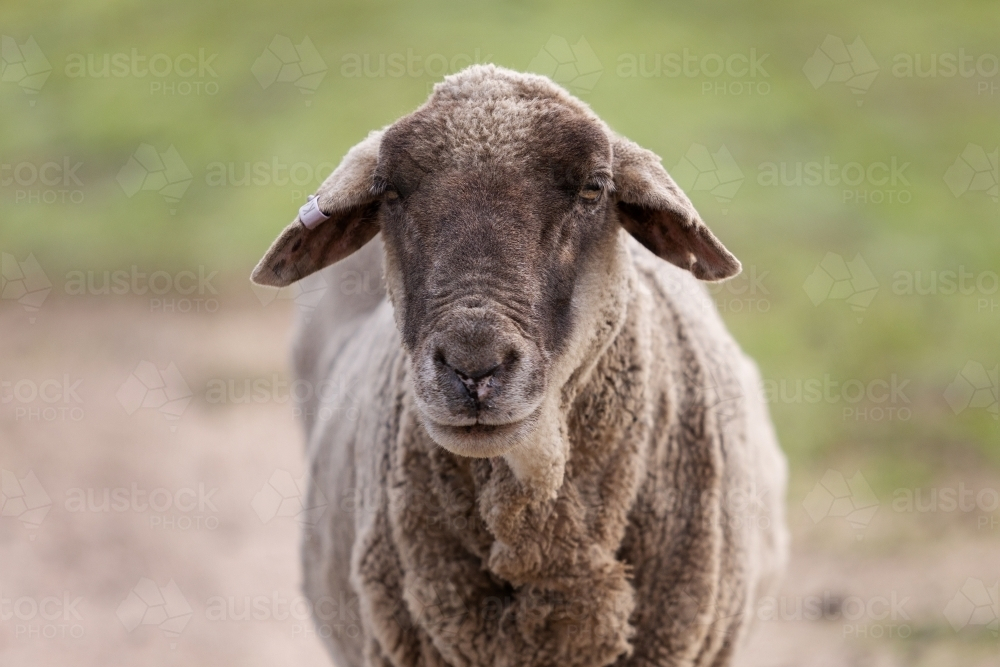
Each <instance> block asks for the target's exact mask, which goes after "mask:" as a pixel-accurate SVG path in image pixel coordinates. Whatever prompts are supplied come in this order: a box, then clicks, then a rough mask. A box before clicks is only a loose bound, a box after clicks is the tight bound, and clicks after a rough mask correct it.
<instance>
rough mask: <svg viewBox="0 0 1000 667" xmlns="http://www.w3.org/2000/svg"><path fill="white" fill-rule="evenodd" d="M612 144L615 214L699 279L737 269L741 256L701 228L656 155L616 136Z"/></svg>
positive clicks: (636, 234) (726, 275) (638, 236)
mask: <svg viewBox="0 0 1000 667" xmlns="http://www.w3.org/2000/svg"><path fill="white" fill-rule="evenodd" d="M611 147H612V151H613V153H614V161H613V167H612V168H613V169H614V182H615V196H616V199H617V205H618V218H619V220H620V221H621V224H622V226H623V227H625V229H626V230H627V231H628V232H629V233H630V234H631V235H632V236H634V237H635V238H636V239H637V240H638V241H639V242H640V243H642V245H644V246H646V247H647V248H649V249H650V250H651V251H653V253H654V254H656V255H657V256H659V257H661V258H663V259H665V260H667V261H668V262H670V263H672V264H676V265H677V266H679V267H681V268H682V269H687V270H688V271H690V272H691V273H693V274H694V275H695V277H696V278H700V279H701V280H724V279H725V278H731V277H732V276H735V275H736V274H738V273H739V272H740V269H741V267H740V262H739V260H738V259H736V258H735V257H734V256H733V254H732V253H731V252H729V251H728V250H726V247H725V246H724V245H722V243H721V242H720V241H719V239H717V238H715V236H714V235H713V234H712V232H711V231H710V230H709V229H708V227H706V226H705V223H704V222H702V220H701V217H700V216H699V215H698V212H697V211H696V210H695V209H694V205H693V204H692V203H691V200H690V199H688V198H687V195H685V194H684V191H683V190H681V189H680V187H678V185H677V184H676V183H675V182H674V179H672V178H670V174H668V173H667V170H666V169H664V168H663V165H661V164H660V158H659V157H657V155H656V154H655V153H653V152H652V151H648V150H646V149H645V148H642V147H641V146H639V145H637V144H635V143H633V142H631V141H629V140H628V139H626V138H624V137H619V136H613V137H612V138H611Z"/></svg>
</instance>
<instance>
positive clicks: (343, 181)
mask: <svg viewBox="0 0 1000 667" xmlns="http://www.w3.org/2000/svg"><path fill="white" fill-rule="evenodd" d="M381 142H382V131H376V132H372V133H371V134H369V135H368V137H367V138H366V139H365V140H364V141H362V142H361V143H360V144H358V145H357V146H355V147H354V148H352V149H351V150H350V151H348V153H347V155H345V156H344V159H343V160H341V162H340V165H339V166H338V167H337V168H336V169H335V170H334V171H333V173H332V174H330V175H329V176H328V177H327V179H326V180H325V181H323V184H322V185H321V186H320V187H319V190H318V191H317V193H316V196H315V198H313V199H311V200H310V201H309V203H308V204H306V206H303V207H302V209H301V210H300V211H299V215H298V217H296V219H295V221H294V222H292V224H290V225H288V227H286V228H285V230H284V231H283V232H281V235H280V236H279V237H278V238H277V239H276V240H275V241H274V243H272V244H271V247H270V249H269V250H268V251H267V254H265V255H264V258H263V259H261V260H260V263H258V264H257V268H255V269H254V270H253V274H252V275H251V276H250V279H251V280H253V282H255V283H257V284H258V285H273V286H275V287H284V286H285V285H289V284H291V283H293V282H295V281H297V280H300V279H302V278H305V277H306V276H308V275H309V274H310V273H314V272H316V271H319V270H320V269H322V268H324V267H326V266H329V265H330V264H333V263H334V262H337V261H339V260H341V259H343V258H345V257H347V256H348V255H350V254H351V253H353V252H354V251H356V250H358V249H359V248H361V246H363V245H364V244H366V243H368V242H369V241H371V240H372V238H374V237H375V235H376V234H377V233H378V231H379V228H378V222H377V217H378V207H379V199H378V197H377V196H376V195H374V194H372V191H371V187H372V175H373V174H374V173H375V166H376V164H377V163H378V151H379V145H380V144H381Z"/></svg>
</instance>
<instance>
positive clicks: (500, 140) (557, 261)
mask: <svg viewBox="0 0 1000 667" xmlns="http://www.w3.org/2000/svg"><path fill="white" fill-rule="evenodd" d="M331 265H332V266H331ZM324 267H329V268H327V269H326V273H324V274H323V276H324V279H325V280H326V282H327V284H328V285H329V286H330V287H329V288H328V290H327V292H326V295H325V297H324V301H323V302H322V303H321V304H320V305H319V306H318V307H317V308H316V310H315V311H314V313H313V314H312V316H311V318H310V319H309V320H308V322H306V323H304V324H303V325H302V326H301V328H300V332H299V334H298V341H297V344H296V348H295V354H294V358H295V369H296V374H297V377H298V378H299V380H300V381H303V382H308V383H312V384H313V386H316V385H318V384H320V383H322V382H324V381H326V382H332V383H334V384H335V385H336V386H338V387H344V388H346V391H348V392H349V394H350V400H351V404H352V405H354V406H357V414H354V415H353V417H352V416H348V414H350V411H347V413H345V412H344V411H342V410H337V409H326V410H325V409H324V408H325V407H326V408H329V407H330V406H325V405H324V403H323V401H322V400H321V399H320V398H318V397H316V396H315V395H314V396H313V397H311V398H310V399H308V400H307V401H304V402H303V403H302V404H301V405H300V408H301V410H302V414H303V415H304V418H303V421H304V425H305V429H306V433H307V456H308V462H309V471H310V476H311V480H312V481H311V486H310V490H309V498H308V502H307V506H309V507H321V506H323V505H324V504H325V505H326V508H327V509H326V513H325V514H324V515H323V516H322V518H321V519H320V520H318V521H317V522H315V523H314V524H312V525H307V526H306V529H305V534H304V537H303V544H302V562H303V568H304V583H303V586H304V590H305V592H306V594H307V596H308V597H309V599H310V600H311V601H312V604H313V606H314V617H315V619H316V622H317V623H318V627H319V630H320V631H319V634H320V635H321V636H323V637H324V639H325V642H326V644H327V647H328V649H329V651H330V653H331V656H332V657H333V659H334V661H335V662H336V663H337V664H339V665H341V666H352V667H354V666H361V665H365V666H368V667H373V666H375V665H381V666H387V665H392V666H395V667H416V666H418V665H420V666H432V665H433V666H439V665H450V666H455V667H459V666H461V667H479V666H483V665H493V666H505V667H507V666H509V667H524V666H528V665H532V666H550V665H551V666H555V665H559V666H561V667H565V666H576V667H597V666H599V665H628V666H647V665H648V666H652V665H728V664H730V662H731V660H732V656H733V654H734V650H735V649H736V648H737V646H738V645H739V643H740V641H741V640H742V639H743V638H744V636H745V635H746V634H747V629H748V628H749V627H750V626H751V625H752V621H753V616H754V610H755V606H756V605H757V604H758V603H759V601H760V599H761V597H762V596H764V595H767V594H768V591H769V590H770V589H771V588H772V586H773V585H774V583H775V581H776V580H777V577H778V576H779V574H780V572H781V570H782V568H783V566H784V563H785V560H786V551H787V541H788V538H787V532H786V528H785V523H784V510H783V496H784V488H785V479H786V463H785V459H784V457H783V455H782V453H781V451H780V449H779V447H778V444H777V440H776V438H775V435H774V432H773V429H772V427H771V423H770V419H769V417H768V414H767V409H766V406H765V405H764V404H763V402H762V400H761V397H760V393H759V391H758V385H759V377H758V372H757V369H756V366H755V365H754V363H753V362H752V361H751V360H750V359H749V358H748V357H746V356H744V355H743V353H742V352H741V351H740V349H739V348H738V346H737V345H736V343H735V342H734V341H733V339H732V338H731V337H730V335H729V334H728V332H727V331H726V329H725V327H724V325H723V324H722V322H721V320H720V318H719V316H718V314H717V312H716V311H715V308H714V305H713V304H712V302H711V299H710V296H709V295H708V293H707V290H705V289H704V287H703V286H702V285H701V284H700V283H699V282H698V279H700V280H706V281H717V280H722V279H725V278H728V277H731V276H733V275H735V274H737V273H738V272H739V271H740V269H741V267H740V263H739V261H738V260H737V259H736V258H735V257H734V256H733V255H732V254H731V253H730V252H729V251H728V250H727V249H726V248H725V246H723V245H722V243H721V242H720V241H719V240H718V239H717V238H716V237H715V236H714V235H713V234H712V232H711V231H709V229H708V227H706V225H705V224H704V222H703V221H702V220H701V218H700V217H699V215H698V213H697V212H696V211H695V209H694V207H693V205H692V204H691V202H690V201H689V199H688V198H687V196H686V195H685V194H684V193H683V192H682V191H681V189H680V188H679V187H678V186H677V185H676V183H675V182H674V181H673V180H672V179H671V177H670V176H669V175H668V174H667V172H666V171H665V170H664V168H663V167H662V166H661V164H660V159H659V158H658V157H657V156H656V155H655V154H653V153H652V152H650V151H648V150H645V149H643V148H640V147H639V146H638V145H636V144H635V143H633V142H631V141H629V140H628V139H626V138H624V137H622V136H619V135H618V134H616V133H614V132H613V131H612V130H611V129H609V127H608V126H607V125H606V124H605V123H604V122H602V121H601V120H600V119H599V118H598V117H597V116H596V115H595V114H594V113H593V112H592V111H591V109H590V108H589V107H588V106H587V105H585V104H584V103H583V102H581V101H579V100H578V99H576V98H575V97H573V96H571V95H570V94H569V93H568V92H566V91H565V90H563V89H562V88H560V87H559V86H557V85H555V84H554V83H553V82H551V81H550V80H549V79H547V78H545V77H541V76H536V75H529V74H521V73H517V72H514V71H510V70H507V69H503V68H499V67H496V66H493V65H475V66H472V67H469V68H467V69H465V70H463V71H461V72H459V73H457V74H454V75H451V76H448V77H446V78H445V79H444V81H443V82H441V83H439V84H437V85H436V86H435V88H434V90H433V92H432V94H431V96H430V98H429V99H428V101H427V102H426V103H425V104H424V105H423V106H421V107H420V108H418V109H417V110H416V111H414V112H413V113H411V114H409V115H407V116H404V117H403V118H401V119H400V120H398V121H396V122H395V123H393V124H392V125H390V126H388V127H387V128H385V129H383V130H379V131H375V132H372V133H371V134H370V135H369V136H368V137H367V138H366V139H364V140H363V141H362V142H361V143H359V144H358V145H357V146H355V147H354V148H352V149H351V150H350V151H349V152H348V153H347V155H346V156H345V157H344V159H343V161H342V162H341V164H340V165H339V166H338V167H337V169H336V170H335V171H334V172H333V173H332V174H331V175H330V176H329V177H328V178H327V179H326V181H325V182H324V183H323V184H322V185H321V187H320V188H319V190H318V192H317V194H316V196H315V198H314V199H311V200H310V201H309V203H307V204H306V205H305V206H303V208H302V209H301V210H300V213H299V216H298V217H297V218H296V220H295V221H293V222H292V223H291V224H290V225H289V226H288V227H287V228H286V229H285V230H284V231H283V232H282V233H281V235H280V236H279V237H278V238H277V240H276V241H275V242H274V243H273V245H272V246H271V248H270V249H269V250H268V251H267V253H266V254H265V256H264V257H263V259H262V260H261V261H260V263H259V264H258V266H257V267H256V269H255V270H254V272H253V275H252V279H253V280H254V281H255V282H257V283H260V284H265V285H272V286H279V287H280V286H285V285H289V284H291V283H293V282H295V281H297V280H299V279H301V278H303V277H305V276H308V275H310V274H312V273H314V272H316V271H319V270H321V269H324ZM359 271H360V272H366V273H367V274H368V275H371V273H372V272H379V273H380V274H381V273H384V289H380V290H378V291H372V292H370V293H365V294H360V295H357V294H345V293H344V292H345V291H347V290H343V289H338V286H341V285H342V284H343V281H344V280H346V277H347V276H349V275H350V274H351V272H359ZM331 617H332V620H331Z"/></svg>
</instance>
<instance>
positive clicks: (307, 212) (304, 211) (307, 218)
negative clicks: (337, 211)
mask: <svg viewBox="0 0 1000 667" xmlns="http://www.w3.org/2000/svg"><path fill="white" fill-rule="evenodd" d="M329 219H330V216H328V215H327V214H326V213H324V212H323V211H321V210H319V199H317V198H316V195H309V201H307V202H306V203H305V204H303V205H302V207H301V208H299V222H301V223H302V225H303V226H304V227H305V228H306V229H314V228H315V227H316V225H318V224H319V223H321V222H326V221H327V220H329Z"/></svg>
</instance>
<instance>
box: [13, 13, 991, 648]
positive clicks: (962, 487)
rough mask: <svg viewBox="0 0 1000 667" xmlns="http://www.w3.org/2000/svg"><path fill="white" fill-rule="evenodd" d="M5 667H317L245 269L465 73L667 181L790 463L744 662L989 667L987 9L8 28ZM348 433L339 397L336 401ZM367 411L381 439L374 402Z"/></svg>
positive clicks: (312, 294)
mask: <svg viewBox="0 0 1000 667" xmlns="http://www.w3.org/2000/svg"><path fill="white" fill-rule="evenodd" d="M0 16H2V21H0V35H2V65H3V70H2V75H0V116H2V119H3V121H2V123H0V252H2V285H0V343H2V345H0V350H2V351H0V469H2V487H0V491H2V495H0V504H2V507H0V562H2V563H3V567H2V568H0V662H2V663H3V664H5V665H56V664H59V665H62V664H78V665H102V666H103V665H119V664H151V665H153V664H155V665H202V664H204V665H210V664H241V665H287V664H297V665H325V664H329V661H328V658H327V657H326V655H325V654H324V652H323V649H322V648H321V644H320V641H319V639H318V638H317V632H320V633H323V632H351V633H354V632H357V631H358V627H357V625H356V618H355V616H354V614H355V610H352V609H350V607H349V605H345V606H344V607H343V608H340V609H337V610H335V612H334V613H332V617H331V618H330V619H325V622H324V624H323V625H322V626H321V627H320V628H316V627H315V626H313V624H312V623H311V622H310V621H309V619H308V612H309V610H308V608H307V607H306V605H305V604H304V601H303V599H302V598H301V596H300V593H299V581H300V573H299V566H298V560H297V559H298V555H297V551H298V543H297V541H298V533H299V526H300V523H301V522H302V521H306V520H309V517H310V516H311V514H310V512H309V510H310V509H316V508H304V507H302V502H301V488H302V484H303V475H304V473H305V466H304V463H303V458H302V453H301V452H302V446H301V433H300V430H299V427H298V425H297V423H296V419H295V415H294V414H293V407H292V405H291V402H290V401H289V400H288V395H289V391H291V390H294V387H292V386H290V384H289V383H290V380H291V378H290V376H289V364H288V342H289V338H290V332H291V326H292V322H293V319H294V310H295V308H296V307H297V306H298V307H302V308H305V309H308V308H309V306H310V304H311V303H314V302H315V299H316V297H317V296H318V295H319V294H322V290H325V289H343V290H345V291H348V290H356V291H362V290H370V289H372V288H373V285H374V281H376V280H377V279H378V277H377V276H376V277H372V276H358V281H357V282H355V283H353V284H351V285H348V284H342V285H326V284H324V283H323V282H322V281H319V283H316V282H312V283H310V284H308V285H305V286H299V287H298V288H293V289H286V290H282V291H280V292H279V291H266V290H255V289H252V288H251V286H250V284H249V281H248V276H249V273H250V270H251V269H252V267H253V266H254V264H255V263H256V261H257V259H258V258H259V257H260V256H261V254H262V253H263V252H264V250H265V249H266V248H267V246H268V244H269V243H270V241H271V240H272V239H273V238H274V237H275V236H276V234H277V233H278V231H279V230H280V229H281V228H282V227H283V226H284V225H285V224H286V223H287V222H288V221H290V220H291V219H292V218H293V217H294V215H295V212H296V210H297V208H298V206H299V205H300V204H301V203H302V202H303V201H304V199H305V196H306V195H307V194H309V193H311V192H313V191H314V190H315V188H316V187H317V186H318V184H319V183H320V182H321V180H322V179H323V178H324V177H325V176H326V175H327V174H328V173H329V172H330V171H331V170H332V169H333V168H334V166H336V164H337V163H338V161H339V159H340V157H341V156H342V155H343V154H344V153H345V152H346V151H347V149H348V148H350V147H351V146H352V145H353V144H355V143H356V142H357V141H359V140H360V139H362V138H363V137H364V136H365V135H366V133H367V132H368V131H369V130H371V129H374V128H378V127H381V126H383V125H385V124H388V123H390V122H392V121H393V120H395V119H396V118H398V117H399V116H401V115H402V114H405V113H407V112H409V111H411V110H412V109H414V108H415V107H416V106H418V105H419V104H420V103H421V102H422V101H423V100H424V99H425V98H426V97H427V95H428V93H429V91H430V90H431V88H432V86H433V84H434V83H435V82H436V81H439V80H440V79H441V78H442V77H443V76H445V75H447V74H448V73H451V72H454V71H457V70H459V69H461V68H463V67H465V66H467V65H469V64H471V63H474V62H493V63H497V64H499V65H503V66H506V67H511V68H514V69H518V70H526V71H534V72H539V73H542V74H547V75H549V76H550V77H552V78H553V79H554V80H555V81H556V82H558V83H560V84H562V85H563V86H565V87H566V88H568V89H569V90H570V91H571V92H573V93H574V94H577V95H578V96H580V97H581V98H582V99H583V100H585V101H587V102H588V103H589V104H590V105H591V106H592V107H593V108H594V110H595V111H596V112H597V113H598V114H599V115H600V116H601V117H602V118H604V119H605V120H606V121H607V122H608V123H609V124H610V125H611V126H612V127H613V128H614V129H615V130H617V131H618V132H620V133H622V134H624V135H626V136H628V137H630V138H631V139H633V140H635V141H637V142H638V143H640V144H642V145H643V146H646V147H648V148H650V149H652V150H653V151H655V152H656V153H657V154H659V155H660V156H662V158H663V163H664V165H665V166H666V167H667V169H668V170H669V171H671V173H672V174H673V175H674V176H675V178H676V180H677V181H678V182H679V183H680V184H681V185H682V187H684V188H685V189H686V190H687V192H688V194H689V195H690V196H691V198H692V199H693V201H694V203H695V204H696V206H698V208H699V210H700V211H701V213H702V216H703V217H704V218H705V220H706V221H707V222H708V224H709V225H710V226H711V227H712V229H713V230H714V231H715V233H716V234H717V235H718V236H719V237H720V238H721V239H722V240H723V241H724V242H725V243H726V245H727V246H728V247H729V248H730V249H731V250H732V251H733V252H734V253H735V254H736V255H737V256H738V257H739V258H740V259H741V260H742V262H743V265H744V271H743V274H742V275H741V276H739V277H737V278H735V279H733V280H731V281H729V282H727V283H724V284H722V285H716V286H713V287H712V292H713V295H714V298H715V301H716V304H717V305H718V307H719V310H720V311H721V312H722V315H723V317H724V318H725V319H726V321H727V323H728V324H729V326H730V328H731V330H732V331H733V333H734V334H735V336H736V338H737V339H738V340H739V341H740V343H741V344H742V345H743V347H744V349H745V350H746V351H747V352H748V353H749V354H751V355H752V356H753V357H755V358H756V359H757V361H758V362H759V364H760V367H761V371H762V375H763V377H764V383H763V387H762V388H761V389H762V391H763V392H764V393H765V396H766V397H767V399H768V401H769V404H770V409H771V411H772V415H773V418H774V420H775V423H776V425H777V430H778V433H779V436H780V439H781V442H782V445H783V447H784V450H785V452H786V453H787V455H788V457H789V460H790V462H791V483H790V488H789V493H788V511H789V521H790V524H791V526H792V530H793V541H794V544H793V558H792V563H791V565H790V568H789V572H788V576H787V578H786V580H785V582H784V584H783V586H782V588H781V590H780V591H779V594H778V596H777V597H776V598H774V599H773V600H771V601H769V603H768V605H764V606H762V607H761V608H759V609H757V610H755V613H756V616H757V621H758V624H757V630H756V633H755V635H754V637H753V639H752V640H751V642H750V644H749V646H748V647H747V650H746V651H745V652H744V653H743V655H742V656H741V662H740V664H743V665H761V666H763V665H772V666H778V665H821V666H835V665H837V666H839V665H873V666H883V665H886V666H888V665H935V666H940V665H963V666H967V665H997V664H1000V639H998V631H1000V627H998V625H1000V600H998V587H1000V584H998V580H1000V423H998V377H997V371H998V363H1000V346H998V333H1000V326H998V325H1000V289H998V288H1000V279H998V273H997V272H998V271H1000V261H998V256H1000V253H998V250H1000V204H998V189H997V188H998V186H997V183H998V164H997V156H998V144H1000V121H998V119H1000V113H998V111H1000V69H998V56H1000V42H998V41H997V25H998V19H1000V14H998V10H997V7H996V6H995V5H991V4H987V3H977V2H951V3H947V6H942V5H940V3H932V2H910V3H898V4H895V5H892V4H888V3H882V2H853V1H845V2H839V3H835V4H832V5H827V4H824V3H816V2H796V3H792V2H763V3H752V4H744V3H738V2H712V3H652V2H634V1H627V2H621V3H616V4H614V5H610V4H603V3H602V4H598V3H586V4H584V3H576V2H545V3H537V4H529V3H522V2H498V3H484V2H467V3H461V4H449V3H426V2H419V3H417V2H374V3H360V2H358V3H347V2H333V3H323V4H318V3H311V2H310V3H305V2H297V1H289V2H284V3H279V4H275V3H272V2H262V1H259V0H248V1H244V2H239V3H236V2H214V3H209V2H195V1H193V0H175V1H174V2H170V3H150V2H137V1H134V0H86V1H85V2H75V3H59V2H48V1H45V0H32V1H31V2H27V1H25V0H6V1H5V2H4V3H3V6H2V8H0ZM344 391H345V395H344V396H343V397H342V398H343V399H344V405H347V406H348V408H350V407H351V406H350V396H349V391H348V390H347V389H345V390H344ZM354 407H363V406H354Z"/></svg>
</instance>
